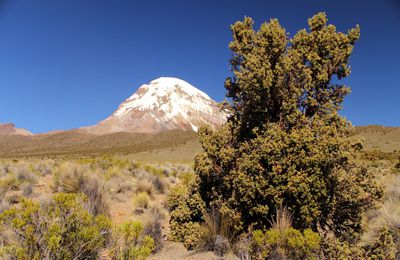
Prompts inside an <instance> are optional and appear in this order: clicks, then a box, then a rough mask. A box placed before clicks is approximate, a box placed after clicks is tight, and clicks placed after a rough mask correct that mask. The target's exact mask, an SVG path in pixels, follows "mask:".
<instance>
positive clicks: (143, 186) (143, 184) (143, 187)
mask: <svg viewBox="0 0 400 260" xmlns="http://www.w3.org/2000/svg"><path fill="white" fill-rule="evenodd" d="M135 192H136V193H142V192H145V193H147V194H148V195H149V196H152V195H153V194H154V193H155V190H154V186H153V183H152V182H151V181H150V180H149V179H147V178H142V179H139V180H137V182H136V185H135Z"/></svg>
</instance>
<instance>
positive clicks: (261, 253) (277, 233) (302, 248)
mask: <svg viewBox="0 0 400 260" xmlns="http://www.w3.org/2000/svg"><path fill="white" fill-rule="evenodd" d="M252 241H253V255H254V257H256V258H257V259H265V258H268V259H270V258H272V259H311V258H315V259H317V256H318V252H319V251H318V250H319V248H320V242H321V238H320V236H319V235H318V233H316V232H313V231H312V230H311V229H305V230H304V231H303V233H302V232H300V231H299V230H297V229H294V228H292V227H289V228H285V229H282V230H279V229H276V228H273V229H270V230H267V231H266V232H262V231H261V230H255V231H253V239H252Z"/></svg>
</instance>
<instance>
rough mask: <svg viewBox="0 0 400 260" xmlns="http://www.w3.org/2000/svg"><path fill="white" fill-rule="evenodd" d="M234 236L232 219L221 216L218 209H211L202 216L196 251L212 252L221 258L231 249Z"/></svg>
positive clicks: (235, 233)
mask: <svg viewBox="0 0 400 260" xmlns="http://www.w3.org/2000/svg"><path fill="white" fill-rule="evenodd" d="M236 235H237V232H236V230H235V226H234V222H233V221H232V219H230V218H228V217H227V216H226V215H224V214H221V213H220V211H219V209H217V208H212V209H211V210H210V211H209V212H206V213H205V214H204V222H203V223H202V224H201V228H200V238H199V243H198V245H197V249H198V250H207V251H214V253H216V254H217V255H219V256H223V255H225V254H226V253H227V252H228V251H229V250H230V249H231V245H233V243H234V241H235V239H236Z"/></svg>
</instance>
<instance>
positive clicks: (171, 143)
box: [0, 130, 198, 157]
mask: <svg viewBox="0 0 400 260" xmlns="http://www.w3.org/2000/svg"><path fill="white" fill-rule="evenodd" d="M187 142H198V141H197V133H195V132H193V131H182V130H170V131H165V132H162V133H157V134H141V133H113V134H106V135H93V134H85V133H80V132H79V131H76V130H72V131H65V132H60V133H54V134H42V135H32V136H11V135H8V136H0V157H14V156H39V155H40V156H41V155H43V156H45V155H49V156H51V155H71V154H84V155H90V154H107V153H113V154H133V153H138V152H144V151H152V150H157V149H163V148H173V147H176V146H180V145H184V144H186V143H187Z"/></svg>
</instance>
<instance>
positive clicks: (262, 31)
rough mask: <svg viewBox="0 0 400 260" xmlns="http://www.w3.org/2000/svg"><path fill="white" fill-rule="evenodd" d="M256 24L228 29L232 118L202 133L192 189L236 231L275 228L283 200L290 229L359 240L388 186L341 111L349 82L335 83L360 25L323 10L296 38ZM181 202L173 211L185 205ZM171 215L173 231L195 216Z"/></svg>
mask: <svg viewBox="0 0 400 260" xmlns="http://www.w3.org/2000/svg"><path fill="white" fill-rule="evenodd" d="M253 24H254V22H253V20H252V19H251V18H249V17H246V18H245V19H244V20H243V21H240V22H237V23H235V24H234V25H233V26H232V27H231V28H232V34H233V41H232V42H231V43H230V44H229V47H230V49H231V50H232V52H233V55H232V59H231V65H232V68H231V69H232V71H233V75H232V77H229V78H227V80H226V81H225V88H226V89H227V98H228V100H229V101H228V102H225V104H224V109H226V110H227V111H228V112H229V113H230V115H229V118H228V121H227V123H226V124H225V125H223V126H222V127H220V128H218V129H212V128H211V127H207V126H205V127H202V128H201V129H200V130H199V138H200V143H201V145H202V148H203V152H202V153H200V154H198V155H197V156H196V158H195V165H194V167H195V173H196V177H195V180H196V182H197V183H196V185H195V186H192V187H191V188H189V192H188V194H190V195H191V196H192V195H195V194H198V196H199V197H198V198H199V201H202V202H203V203H204V205H205V207H206V208H207V209H211V208H212V207H213V206H218V207H220V210H221V212H224V214H227V216H228V218H230V219H231V220H232V221H234V222H235V223H237V225H236V228H237V230H238V232H242V233H246V232H248V231H249V230H250V229H251V228H253V229H263V230H264V228H270V227H271V223H270V221H269V220H270V219H271V216H274V214H275V211H276V208H279V207H280V206H282V205H286V206H287V207H288V208H290V210H291V212H292V214H293V228H294V230H296V229H297V230H306V229H308V228H310V229H312V230H314V231H316V230H317V229H318V228H320V229H321V230H332V231H333V232H334V234H335V236H337V237H340V239H346V240H348V241H356V239H357V238H358V237H359V236H360V234H361V233H362V231H363V225H362V216H363V214H364V213H365V212H366V211H367V210H368V209H370V208H372V207H374V206H375V205H376V202H377V201H378V200H379V199H380V197H381V196H382V190H381V188H380V187H379V186H378V185H377V184H376V182H375V180H374V176H373V174H372V173H371V171H368V170H367V169H366V168H365V167H364V166H363V164H362V162H361V151H362V149H363V147H362V143H361V142H358V141H356V142H355V141H352V140H351V139H350V130H351V129H350V126H351V125H350V123H349V122H348V121H347V120H346V119H345V118H343V117H341V116H340V114H339V110H340V109H341V106H342V102H343V100H344V97H345V96H346V95H347V94H348V93H349V88H347V87H346V86H344V85H340V84H336V83H338V82H332V81H331V80H332V79H333V78H338V79H342V78H345V77H347V76H348V75H349V74H350V70H349V57H350V55H351V52H352V50H353V48H354V44H355V42H356V41H357V39H358V37H359V28H358V27H356V28H353V29H351V30H349V31H348V33H347V34H345V33H341V32H337V31H336V28H335V26H333V25H330V24H327V17H326V15H325V14H324V13H319V14H316V15H315V16H313V17H312V18H310V19H309V20H308V24H309V30H301V31H299V32H298V33H297V34H296V35H294V36H293V37H292V38H291V39H289V38H288V36H287V35H288V34H287V32H286V30H285V29H284V28H283V27H281V25H280V24H279V22H278V21H277V20H276V19H272V20H271V21H270V22H268V23H264V24H262V25H261V27H260V28H259V30H255V29H254V28H253ZM339 83H340V82H339ZM189 197H190V196H189ZM181 202H182V204H181V206H178V207H177V208H179V209H181V211H182V209H187V208H188V207H187V202H185V201H181ZM173 214H174V212H172V213H171V221H177V222H178V223H177V224H176V225H171V233H172V234H176V232H178V230H180V229H181V228H182V226H184V224H186V223H192V222H193V220H192V215H191V214H187V215H185V217H186V218H182V217H176V218H174V216H173ZM201 220H202V219H201V218H198V220H197V221H201ZM191 225H192V224H191ZM174 228H177V229H178V230H174ZM179 232H181V231H179ZM271 232H272V231H271ZM273 232H276V231H275V230H273ZM288 232H293V233H294V235H296V236H298V237H299V239H300V240H301V239H303V238H304V234H303V233H300V234H297V233H296V232H295V231H293V230H290V231H288ZM299 232H300V231H299ZM183 240H184V239H183Z"/></svg>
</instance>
